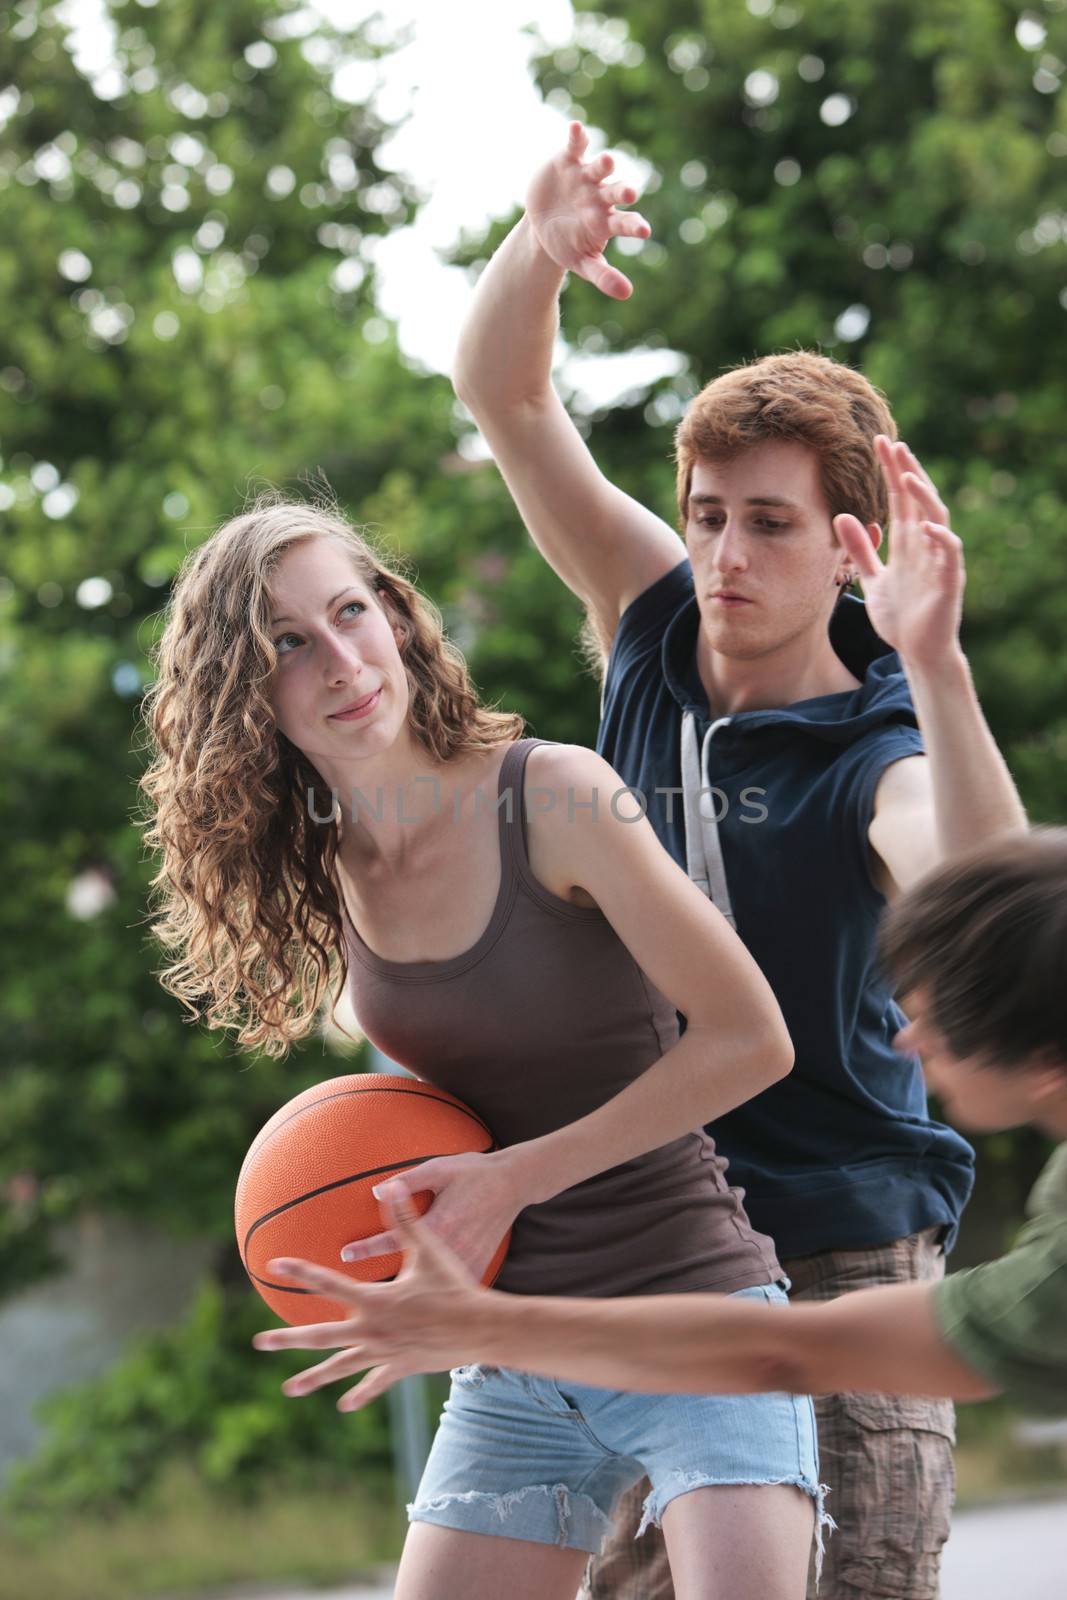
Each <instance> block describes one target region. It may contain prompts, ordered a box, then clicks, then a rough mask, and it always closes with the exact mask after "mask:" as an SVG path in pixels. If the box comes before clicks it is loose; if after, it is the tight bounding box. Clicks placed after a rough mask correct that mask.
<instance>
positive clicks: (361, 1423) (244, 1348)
mask: <svg viewBox="0 0 1067 1600" xmlns="http://www.w3.org/2000/svg"><path fill="white" fill-rule="evenodd" d="M257 1308H258V1309H257ZM264 1322H265V1318H264V1312H263V1306H262V1304H261V1303H260V1302H259V1301H256V1302H255V1303H253V1302H252V1300H251V1299H246V1300H245V1301H244V1302H243V1303H242V1304H241V1305H240V1306H234V1304H233V1303H232V1301H230V1300H229V1298H228V1297H227V1296H225V1295H224V1294H223V1293H222V1292H221V1291H220V1289H219V1288H218V1287H217V1286H216V1285H214V1284H207V1285H205V1287H204V1288H203V1289H202V1291H201V1293H200V1295H199V1296H198V1298H197V1300H196V1303H195V1304H194V1306H193V1308H192V1310H191V1311H190V1313H189V1316H188V1317H187V1318H186V1320H185V1321H184V1322H183V1323H182V1324H181V1326H179V1327H177V1328H175V1329H174V1330H173V1331H168V1332H166V1333H160V1334H153V1335H151V1336H150V1337H145V1338H142V1339H139V1340H137V1341H136V1342H135V1344H134V1346H133V1347H132V1348H131V1350H130V1351H129V1353H128V1354H127V1355H126V1356H125V1357H124V1358H123V1360H122V1361H120V1362H118V1363H117V1364H116V1365H115V1366H114V1367H112V1368H111V1369H110V1370H109V1371H108V1372H106V1373H104V1374H103V1376H101V1377H99V1378H97V1379H95V1380H93V1381H91V1382H89V1383H83V1384H79V1385H77V1386H76V1387H75V1388H72V1389H69V1390H64V1391H58V1392H56V1393H55V1394H52V1395H49V1397H48V1398H47V1399H46V1400H45V1401H44V1402H43V1403H42V1406H41V1418H42V1420H43V1421H44V1422H46V1423H47V1425H48V1430H49V1432H48V1436H47V1439H46V1441H45V1443H44V1445H43V1446H42V1447H41V1449H40V1450H39V1451H38V1453H37V1454H36V1455H35V1456H33V1457H32V1458H31V1459H30V1460H29V1461H27V1462H25V1463H22V1464H20V1465H18V1466H17V1467H16V1468H15V1469H14V1471H13V1473H12V1479H11V1483H10V1485H9V1486H8V1489H7V1492H6V1494H5V1505H6V1507H7V1509H8V1510H9V1511H13V1512H15V1513H17V1514H18V1515H20V1516H22V1517H26V1518H35V1519H40V1520H44V1521H52V1520H54V1519H55V1518H56V1517H57V1516H60V1515H62V1514H63V1513H65V1512H68V1511H73V1510H77V1511H93V1512H99V1513H102V1514H105V1515H110V1514H112V1513H114V1512H116V1511H119V1510H121V1509H122V1508H123V1507H124V1506H128V1505H131V1504H133V1503H135V1502H137V1501H139V1500H141V1499H143V1498H144V1497H145V1496H146V1495H148V1494H150V1493H151V1492H152V1490H153V1488H154V1486H155V1485H156V1483H157V1481H158V1479H159V1475H160V1473H161V1471H162V1470H163V1469H164V1468H165V1467H166V1466H167V1464H168V1462H170V1461H173V1460H176V1459H179V1458H184V1459H186V1460H188V1461H190V1462H192V1463H193V1465H194V1466H195V1468H196V1472H197V1476H198V1477H199V1479H200V1481H201V1482H202V1483H204V1484H207V1485H209V1486H210V1487H211V1488H212V1489H215V1490H218V1491H219V1492H220V1493H223V1494H226V1495H228V1496H234V1497H240V1498H243V1499H250V1498H254V1497H255V1495H256V1494H257V1492H258V1491H260V1490H261V1489H262V1487H263V1484H264V1482H265V1480H269V1481H270V1482H271V1483H272V1484H273V1485H276V1486H278V1485H284V1486H285V1487H286V1488H290V1489H294V1490H303V1489H315V1488H326V1487H334V1488H338V1487H341V1486H342V1485H346V1484H351V1481H352V1471H353V1463H354V1462H356V1461H359V1462H360V1463H361V1464H362V1465H363V1466H368V1467H377V1468H379V1469H381V1470H382V1471H383V1472H384V1471H386V1470H387V1469H388V1467H389V1465H390V1445H389V1430H388V1423H387V1414H386V1411H385V1408H384V1407H381V1406H370V1407H368V1408H367V1409H366V1410H365V1411H358V1412H354V1413H353V1414H352V1415H351V1416H348V1417H346V1418H344V1419H343V1422H344V1425H343V1426H339V1425H338V1424H339V1419H338V1416H337V1412H336V1411H335V1409H334V1407H333V1405H332V1403H331V1400H332V1396H325V1395H320V1396H318V1397H316V1400H315V1401H313V1402H312V1403H311V1404H304V1405H294V1404H293V1403H292V1402H289V1403H288V1404H287V1403H286V1402H285V1401H284V1399H281V1398H280V1396H279V1393H278V1385H279V1384H280V1383H281V1382H282V1381H283V1379H284V1378H285V1377H287V1376H288V1375H289V1374H290V1373H291V1372H296V1371H299V1370H300V1369H301V1368H302V1367H304V1366H306V1365H307V1356H306V1354H305V1355H302V1356H297V1355H295V1354H294V1355H291V1356H287V1357H285V1358H284V1359H283V1360H282V1361H281V1362H279V1361H277V1360H271V1361H262V1360H257V1359H255V1357H254V1356H253V1355H252V1353H251V1351H250V1349H249V1344H250V1341H251V1338H252V1335H253V1333H255V1332H256V1331H257V1330H258V1329H259V1328H262V1327H263V1326H264Z"/></svg>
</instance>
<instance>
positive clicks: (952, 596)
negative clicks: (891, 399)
mask: <svg viewBox="0 0 1067 1600" xmlns="http://www.w3.org/2000/svg"><path fill="white" fill-rule="evenodd" d="M875 449H876V450H877V452H878V459H879V462H880V463H881V467H882V471H883V473H884V474H885V479H886V483H887V485H888V488H889V556H888V559H887V560H886V561H885V563H884V564H883V562H882V561H881V560H880V559H879V557H878V554H877V552H876V551H875V549H874V546H873V545H872V544H871V540H870V536H869V534H868V533H867V530H866V529H865V528H864V526H863V524H862V523H861V522H860V521H859V519H858V518H857V517H853V516H850V515H847V514H845V515H842V516H837V517H835V518H834V530H835V532H836V533H837V536H838V538H839V539H840V541H841V543H842V545H843V546H844V548H845V549H846V550H847V551H848V554H849V555H850V556H851V557H852V560H853V561H854V562H855V564H856V567H857V568H858V570H859V576H860V581H861V583H862V584H863V598H864V599H865V600H866V602H867V612H868V615H869V616H870V619H871V623H872V625H873V627H874V629H875V631H876V632H877V633H878V634H879V635H880V636H881V637H882V638H883V639H884V640H885V641H886V643H887V644H889V645H892V646H893V648H894V650H896V651H897V652H898V653H899V655H900V658H901V660H902V662H903V663H904V665H905V666H908V665H911V666H917V667H926V668H936V667H938V666H939V665H941V664H942V663H943V662H944V661H945V660H946V659H947V658H948V657H949V656H951V655H952V654H953V653H954V652H955V651H957V650H958V649H959V629H960V618H961V616H962V612H963V586H964V582H965V580H966V573H965V571H964V564H963V545H962V543H961V541H960V540H959V539H958V538H957V537H956V535H955V534H954V533H953V532H952V530H951V528H950V527H949V526H948V520H949V514H948V511H947V509H946V507H945V505H944V503H943V502H942V500H941V498H940V496H939V495H938V492H937V490H936V489H935V488H934V485H933V483H932V482H931V480H930V478H929V476H928V474H927V473H926V472H925V471H924V470H923V468H922V467H921V466H920V465H919V462H918V460H917V459H916V457H915V456H914V455H913V454H912V452H911V451H910V450H909V449H908V447H907V445H906V444H903V443H901V442H897V443H894V442H893V441H891V440H889V439H887V438H885V437H884V435H882V434H879V435H878V437H877V439H876V440H875Z"/></svg>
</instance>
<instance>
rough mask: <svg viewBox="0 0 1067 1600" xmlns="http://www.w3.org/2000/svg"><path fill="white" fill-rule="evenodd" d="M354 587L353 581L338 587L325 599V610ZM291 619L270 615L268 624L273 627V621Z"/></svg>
mask: <svg viewBox="0 0 1067 1600" xmlns="http://www.w3.org/2000/svg"><path fill="white" fill-rule="evenodd" d="M354 588H355V584H354V583H349V584H346V586H345V587H344V588H343V589H338V591H337V593H336V594H334V595H331V596H330V598H329V599H328V600H327V602H326V609H327V611H329V609H330V607H331V606H332V605H333V603H334V601H335V600H340V598H341V596H342V595H343V594H347V593H348V591H349V589H354ZM292 620H293V619H292V617H271V619H270V625H271V627H272V628H273V627H274V625H275V623H277V622H292Z"/></svg>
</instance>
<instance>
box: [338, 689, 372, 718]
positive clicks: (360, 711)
mask: <svg viewBox="0 0 1067 1600" xmlns="http://www.w3.org/2000/svg"><path fill="white" fill-rule="evenodd" d="M381 695H382V691H381V689H375V691H374V693H373V694H372V695H368V696H367V698H366V699H365V700H357V701H356V703H355V705H354V706H349V708H348V710H347V711H331V712H330V721H331V722H358V721H359V719H360V718H361V717H369V716H370V714H371V712H372V711H373V710H374V708H375V706H376V705H377V704H378V701H379V700H380V699H381Z"/></svg>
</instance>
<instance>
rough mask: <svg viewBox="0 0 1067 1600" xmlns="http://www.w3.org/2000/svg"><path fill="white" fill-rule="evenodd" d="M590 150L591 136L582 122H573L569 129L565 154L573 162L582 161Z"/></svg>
mask: <svg viewBox="0 0 1067 1600" xmlns="http://www.w3.org/2000/svg"><path fill="white" fill-rule="evenodd" d="M588 149H589V135H588V134H587V133H586V131H585V128H584V126H583V125H582V123H580V122H572V123H571V125H570V127H569V128H568V129H567V147H566V150H565V151H564V154H565V155H566V156H568V157H570V159H571V160H573V161H580V160H581V159H582V157H583V156H584V155H585V152H586V151H587V150H588Z"/></svg>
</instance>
